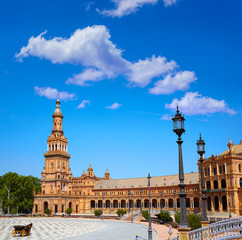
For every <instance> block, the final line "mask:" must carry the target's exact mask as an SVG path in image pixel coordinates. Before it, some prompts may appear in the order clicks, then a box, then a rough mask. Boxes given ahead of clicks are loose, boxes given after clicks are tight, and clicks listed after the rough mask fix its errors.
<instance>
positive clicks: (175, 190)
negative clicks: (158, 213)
mask: <svg viewBox="0 0 242 240" xmlns="http://www.w3.org/2000/svg"><path fill="white" fill-rule="evenodd" d="M173 193H174V214H175V213H176V189H175V190H174V191H173Z"/></svg>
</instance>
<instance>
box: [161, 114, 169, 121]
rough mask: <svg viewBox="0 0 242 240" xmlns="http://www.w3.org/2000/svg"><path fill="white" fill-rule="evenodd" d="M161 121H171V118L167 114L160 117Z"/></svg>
mask: <svg viewBox="0 0 242 240" xmlns="http://www.w3.org/2000/svg"><path fill="white" fill-rule="evenodd" d="M161 120H171V116H169V115H168V114H165V115H164V116H162V117H161Z"/></svg>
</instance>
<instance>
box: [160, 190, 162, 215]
mask: <svg viewBox="0 0 242 240" xmlns="http://www.w3.org/2000/svg"><path fill="white" fill-rule="evenodd" d="M160 210H161V211H162V191H161V192H160Z"/></svg>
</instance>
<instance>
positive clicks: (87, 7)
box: [86, 2, 94, 11]
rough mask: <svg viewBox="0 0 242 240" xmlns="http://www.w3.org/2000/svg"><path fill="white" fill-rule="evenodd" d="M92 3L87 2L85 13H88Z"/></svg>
mask: <svg viewBox="0 0 242 240" xmlns="http://www.w3.org/2000/svg"><path fill="white" fill-rule="evenodd" d="M93 4H94V2H89V3H88V4H87V6H86V11H89V10H90V8H91V6H92V5H93Z"/></svg>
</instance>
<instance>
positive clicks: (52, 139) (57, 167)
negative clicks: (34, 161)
mask: <svg viewBox="0 0 242 240" xmlns="http://www.w3.org/2000/svg"><path fill="white" fill-rule="evenodd" d="M52 117H53V129H52V132H51V135H50V136H49V137H48V139H47V152H46V153H44V157H45V167H44V168H43V171H42V173H41V176H42V179H41V180H42V194H46V195H48V194H69V195H71V194H72V173H71V169H70V168H69V159H70V157H71V155H70V154H68V148H67V146H68V141H67V138H66V137H65V136H64V132H63V129H62V123H63V114H62V112H61V109H60V100H59V98H58V99H57V101H56V108H55V111H54V113H53V115H52Z"/></svg>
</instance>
